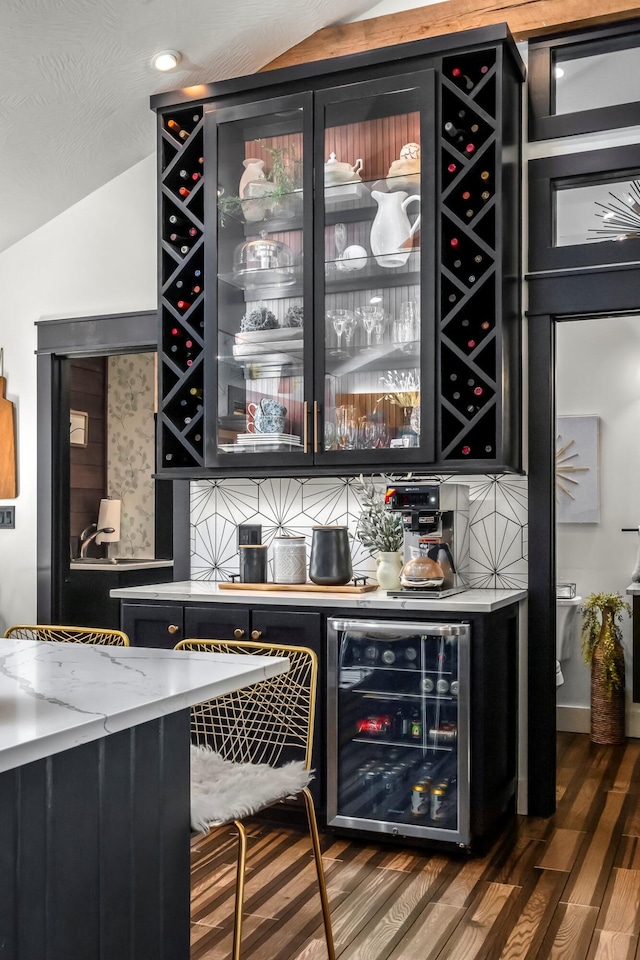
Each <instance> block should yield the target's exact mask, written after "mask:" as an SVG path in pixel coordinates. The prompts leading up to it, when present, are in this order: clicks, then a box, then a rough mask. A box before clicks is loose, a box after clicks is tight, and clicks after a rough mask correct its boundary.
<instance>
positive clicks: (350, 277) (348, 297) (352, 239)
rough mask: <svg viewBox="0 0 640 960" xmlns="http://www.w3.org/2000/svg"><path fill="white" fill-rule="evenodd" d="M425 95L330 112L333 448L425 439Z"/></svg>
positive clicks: (365, 101)
mask: <svg viewBox="0 0 640 960" xmlns="http://www.w3.org/2000/svg"><path fill="white" fill-rule="evenodd" d="M418 99H419V98H418V92H417V91H416V90H403V91H402V92H401V93H400V92H393V93H384V94H380V95H378V96H371V97H363V98H358V99H354V100H352V101H349V102H342V103H340V104H331V105H330V106H329V107H328V109H327V111H326V116H325V122H326V128H325V132H324V157H325V164H324V178H323V180H324V224H325V227H324V266H325V296H324V313H325V315H324V321H325V341H324V343H325V358H324V370H325V396H324V437H321V438H320V439H321V441H324V449H325V450H337V451H343V450H344V451H347V450H357V449H363V450H372V449H383V448H391V447H417V446H418V444H419V442H420V439H419V438H420V395H421V394H420V386H421V384H420V341H421V336H420V309H421V286H420V221H421V147H420V113H419V111H418Z"/></svg>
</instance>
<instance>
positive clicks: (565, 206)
mask: <svg viewBox="0 0 640 960" xmlns="http://www.w3.org/2000/svg"><path fill="white" fill-rule="evenodd" d="M554 198H555V211H556V216H555V238H554V241H555V242H554V246H556V247H567V246H573V245H574V244H577V243H588V242H594V241H601V240H625V239H627V238H635V237H638V236H640V183H639V182H638V181H637V180H630V179H626V178H625V179H617V180H614V181H612V180H606V181H602V182H600V183H590V184H588V185H584V186H583V185H581V186H561V187H558V186H556V188H555V191H554Z"/></svg>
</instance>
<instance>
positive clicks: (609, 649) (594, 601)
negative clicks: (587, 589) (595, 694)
mask: <svg viewBox="0 0 640 960" xmlns="http://www.w3.org/2000/svg"><path fill="white" fill-rule="evenodd" d="M607 607H609V608H610V609H611V611H612V613H613V617H612V621H611V630H607V631H606V633H605V635H604V637H603V645H602V669H603V671H604V678H605V682H606V685H607V688H608V690H609V693H611V692H612V691H613V690H614V689H617V688H619V687H620V686H621V685H622V678H621V677H620V675H619V673H618V667H617V662H616V656H615V644H616V641H617V642H618V643H622V630H621V629H620V626H619V623H617V622H616V621H621V620H622V615H623V613H624V612H626V613H627V614H631V607H630V606H629V604H628V603H627V602H626V600H623V599H622V597H621V596H620V594H619V593H591V594H590V595H589V596H588V597H587V599H586V600H585V602H584V607H583V612H582V656H583V658H584V661H585V663H591V661H592V659H593V649H594V647H595V645H596V643H597V641H598V638H599V637H600V631H601V629H602V624H603V622H604V611H605V609H606V608H607Z"/></svg>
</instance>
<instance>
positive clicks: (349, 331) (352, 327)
mask: <svg viewBox="0 0 640 960" xmlns="http://www.w3.org/2000/svg"><path fill="white" fill-rule="evenodd" d="M357 325H358V321H357V320H356V318H355V317H354V315H353V314H352V313H351V312H349V316H348V317H347V318H346V319H345V322H344V342H345V346H346V348H347V350H351V344H352V343H353V335H354V333H355V332H356V327H357Z"/></svg>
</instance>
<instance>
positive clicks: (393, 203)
mask: <svg viewBox="0 0 640 960" xmlns="http://www.w3.org/2000/svg"><path fill="white" fill-rule="evenodd" d="M371 196H372V197H373V199H374V200H375V201H376V203H377V204H378V211H377V213H376V216H375V219H374V221H373V223H372V225H371V237H370V242H371V252H372V253H373V255H374V257H375V258H376V262H377V263H378V265H379V266H381V267H402V266H404V264H405V263H406V262H407V260H408V259H409V254H410V253H411V244H407V247H406V249H405V248H403V244H405V243H406V241H407V240H409V239H410V238H411V237H412V236H413V235H414V233H415V232H416V230H417V229H418V225H419V223H420V214H418V216H417V217H416V219H415V222H414V223H413V225H411V223H410V222H409V217H408V216H407V212H406V211H407V207H408V206H409V204H410V203H411V201H412V200H418V201H419V200H420V197H419V195H418V194H413V195H412V196H410V197H409V196H407V194H406V193H405V192H404V190H395V191H394V192H393V193H381V192H380V191H379V190H372V191H371Z"/></svg>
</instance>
